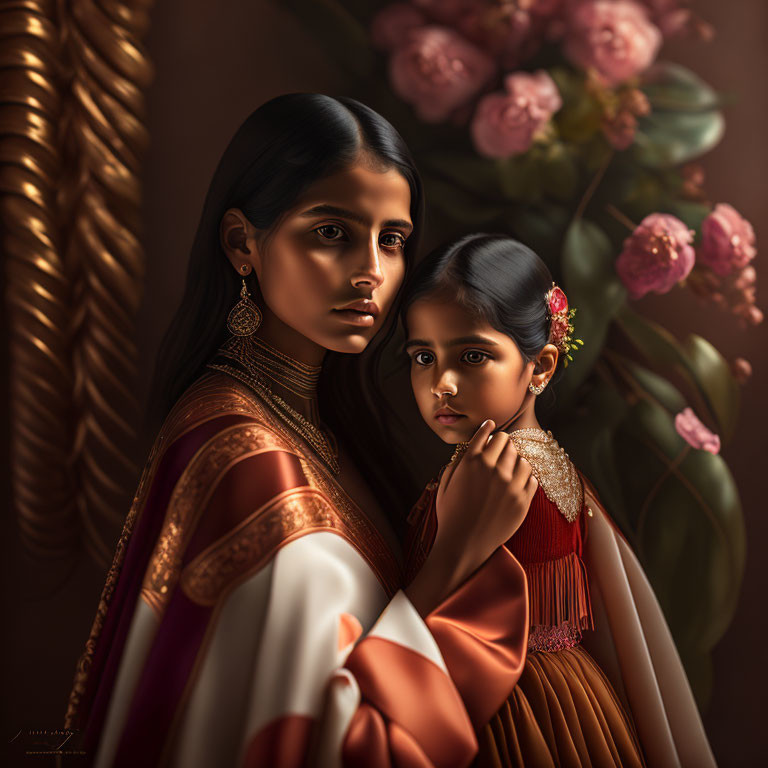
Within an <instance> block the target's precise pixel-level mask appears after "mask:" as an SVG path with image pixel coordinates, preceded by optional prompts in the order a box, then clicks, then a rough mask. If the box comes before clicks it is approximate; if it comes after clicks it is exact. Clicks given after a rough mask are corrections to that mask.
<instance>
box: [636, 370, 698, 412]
mask: <svg viewBox="0 0 768 768" xmlns="http://www.w3.org/2000/svg"><path fill="white" fill-rule="evenodd" d="M621 366H622V367H623V369H625V370H626V371H627V373H628V374H629V375H630V376H632V378H633V379H634V380H635V382H636V383H637V385H638V386H639V387H641V388H642V389H643V390H644V391H645V392H647V393H648V395H650V397H652V398H653V399H654V400H656V402H657V403H659V405H661V406H663V407H664V408H666V409H667V410H668V411H669V412H670V413H672V414H677V413H680V411H682V410H683V408H685V407H686V405H688V403H687V402H686V401H685V398H684V397H683V395H682V394H681V393H680V390H679V389H678V388H677V387H675V386H674V385H673V384H672V383H671V382H669V381H667V380H666V379H665V378H664V377H663V376H659V375H657V374H655V373H654V372H653V371H650V370H648V368H645V367H643V366H642V365H638V364H637V363H636V362H634V361H633V360H630V359H629V358H621Z"/></svg>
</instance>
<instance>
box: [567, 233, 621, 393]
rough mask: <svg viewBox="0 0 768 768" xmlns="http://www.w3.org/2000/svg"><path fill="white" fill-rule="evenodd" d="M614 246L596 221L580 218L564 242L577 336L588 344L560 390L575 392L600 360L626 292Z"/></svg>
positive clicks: (578, 353) (575, 359) (579, 352)
mask: <svg viewBox="0 0 768 768" xmlns="http://www.w3.org/2000/svg"><path fill="white" fill-rule="evenodd" d="M613 256H614V249H613V245H612V244H611V241H610V240H609V239H608V236H607V235H606V234H605V232H603V230H602V229H600V227H598V226H597V225H596V224H594V223H592V222H590V221H586V220H585V219H576V220H575V221H574V222H573V223H572V224H571V226H570V227H569V228H568V231H567V232H566V235H565V241H564V243H563V258H562V269H563V287H564V289H565V292H566V294H567V296H568V302H569V304H570V306H571V307H575V308H576V310H577V312H576V316H575V318H574V321H573V324H574V328H575V331H574V336H575V338H579V339H583V340H584V346H583V347H581V348H580V349H579V350H578V352H577V353H576V354H575V355H574V361H573V363H571V364H570V365H569V366H568V372H567V375H566V376H564V377H563V380H562V382H561V383H560V385H559V386H558V390H559V391H560V392H561V393H562V394H563V395H564V396H568V395H572V394H573V392H574V391H575V389H576V388H577V387H578V386H579V384H580V383H581V382H582V381H584V379H585V378H586V377H587V375H588V374H589V372H590V370H591V369H592V366H593V365H594V363H595V361H596V360H597V357H598V355H599V354H600V350H601V349H602V346H603V343H604V342H605V336H606V333H607V332H608V326H609V324H610V322H611V319H612V318H613V316H614V314H615V313H616V311H617V310H618V308H619V307H620V306H621V305H622V304H623V303H624V300H625V296H626V292H625V289H624V286H623V285H622V284H621V281H620V280H619V278H618V276H617V275H616V270H615V268H614V258H613Z"/></svg>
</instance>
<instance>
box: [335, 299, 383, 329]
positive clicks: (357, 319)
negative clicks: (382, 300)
mask: <svg viewBox="0 0 768 768" xmlns="http://www.w3.org/2000/svg"><path fill="white" fill-rule="evenodd" d="M333 312H334V314H335V315H336V316H337V317H338V318H339V320H341V321H342V322H344V323H347V324H348V325H357V326H362V327H364V328H369V327H370V326H372V325H373V324H374V323H375V322H376V316H377V315H378V314H379V307H378V305H377V304H376V302H375V301H371V300H370V299H358V300H357V301H353V302H352V303H350V304H347V305H346V306H345V307H340V308H339V309H334V310H333Z"/></svg>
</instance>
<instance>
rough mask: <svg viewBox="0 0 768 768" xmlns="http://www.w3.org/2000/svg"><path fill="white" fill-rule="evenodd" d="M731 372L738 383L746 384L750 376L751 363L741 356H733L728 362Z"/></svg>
mask: <svg viewBox="0 0 768 768" xmlns="http://www.w3.org/2000/svg"><path fill="white" fill-rule="evenodd" d="M729 367H730V369H731V373H732V374H733V378H734V379H736V381H738V382H739V384H746V383H747V381H749V378H750V376H752V364H751V363H750V362H749V360H747V359H745V358H743V357H735V358H734V359H733V360H731V362H730V366H729Z"/></svg>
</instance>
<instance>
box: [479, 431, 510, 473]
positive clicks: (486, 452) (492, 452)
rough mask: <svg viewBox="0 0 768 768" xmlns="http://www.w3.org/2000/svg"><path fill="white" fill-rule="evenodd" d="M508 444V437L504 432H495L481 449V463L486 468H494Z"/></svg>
mask: <svg viewBox="0 0 768 768" xmlns="http://www.w3.org/2000/svg"><path fill="white" fill-rule="evenodd" d="M510 442H511V441H510V439H509V435H508V434H507V433H506V432H497V433H496V434H495V435H493V436H492V437H491V439H490V440H489V441H488V443H487V444H486V446H485V448H484V449H483V461H484V462H485V463H487V464H488V466H491V467H494V466H496V465H497V464H498V462H499V457H500V456H501V454H502V452H503V451H504V449H505V448H507V446H508V445H509V444H510Z"/></svg>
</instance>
